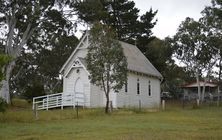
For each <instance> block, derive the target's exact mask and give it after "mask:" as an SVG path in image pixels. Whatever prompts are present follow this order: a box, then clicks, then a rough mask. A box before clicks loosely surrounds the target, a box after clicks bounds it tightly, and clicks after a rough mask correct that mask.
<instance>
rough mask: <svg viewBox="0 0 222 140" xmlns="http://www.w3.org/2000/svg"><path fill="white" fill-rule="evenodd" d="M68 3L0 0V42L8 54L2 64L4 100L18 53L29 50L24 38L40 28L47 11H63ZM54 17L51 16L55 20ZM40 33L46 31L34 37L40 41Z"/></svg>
mask: <svg viewBox="0 0 222 140" xmlns="http://www.w3.org/2000/svg"><path fill="white" fill-rule="evenodd" d="M68 2H69V1H65V0H61V1H54V0H53V1H52V0H21V1H17V0H0V27H1V42H2V44H3V46H4V48H3V50H4V53H5V54H7V55H9V56H10V57H12V61H10V62H9V63H8V64H7V65H5V69H4V70H5V73H6V76H5V79H4V80H2V87H1V90H0V95H1V96H3V97H5V99H6V101H7V102H10V96H9V81H10V78H11V73H12V70H13V69H14V67H15V65H16V61H17V60H18V58H19V57H20V56H21V54H22V53H23V52H26V51H29V47H30V45H28V41H29V40H30V38H31V37H32V36H33V34H37V32H38V31H41V26H42V23H44V21H46V20H48V19H47V18H46V17H47V16H46V15H47V14H55V13H61V12H63V8H64V7H65V6H66V5H67V4H68ZM56 17H57V16H54V17H53V18H54V19H56ZM50 21H52V20H50ZM55 32H56V31H55ZM44 36H47V33H46V34H42V36H36V37H37V38H38V39H42V41H43V40H44ZM33 45H34V44H33ZM39 45H41V44H39ZM42 45H43V44H42ZM25 49H26V51H25Z"/></svg>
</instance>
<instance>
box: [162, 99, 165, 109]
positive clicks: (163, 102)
mask: <svg viewBox="0 0 222 140" xmlns="http://www.w3.org/2000/svg"><path fill="white" fill-rule="evenodd" d="M165 109H166V105H165V100H162V110H165Z"/></svg>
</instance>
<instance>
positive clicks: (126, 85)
mask: <svg viewBox="0 0 222 140" xmlns="http://www.w3.org/2000/svg"><path fill="white" fill-rule="evenodd" d="M127 91H128V82H127V81H126V83H125V92H127Z"/></svg>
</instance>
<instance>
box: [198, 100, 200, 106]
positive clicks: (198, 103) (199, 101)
mask: <svg viewBox="0 0 222 140" xmlns="http://www.w3.org/2000/svg"><path fill="white" fill-rule="evenodd" d="M199 106H200V100H199V99H197V107H199Z"/></svg>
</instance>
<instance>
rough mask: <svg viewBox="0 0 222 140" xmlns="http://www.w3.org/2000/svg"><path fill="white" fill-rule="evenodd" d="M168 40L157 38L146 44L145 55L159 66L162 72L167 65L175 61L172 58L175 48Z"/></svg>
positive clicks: (158, 68)
mask: <svg viewBox="0 0 222 140" xmlns="http://www.w3.org/2000/svg"><path fill="white" fill-rule="evenodd" d="M168 43H169V42H168V41H167V40H160V39H159V38H155V39H154V40H152V41H151V42H150V43H149V44H148V45H147V46H146V52H145V56H146V57H147V58H148V59H149V60H150V61H151V63H152V64H153V65H154V66H155V68H157V70H158V71H159V72H160V73H162V74H163V73H164V72H165V71H166V69H167V65H169V64H171V63H174V61H173V60H172V58H171V57H172V54H173V48H172V46H170V45H169V44H168Z"/></svg>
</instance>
